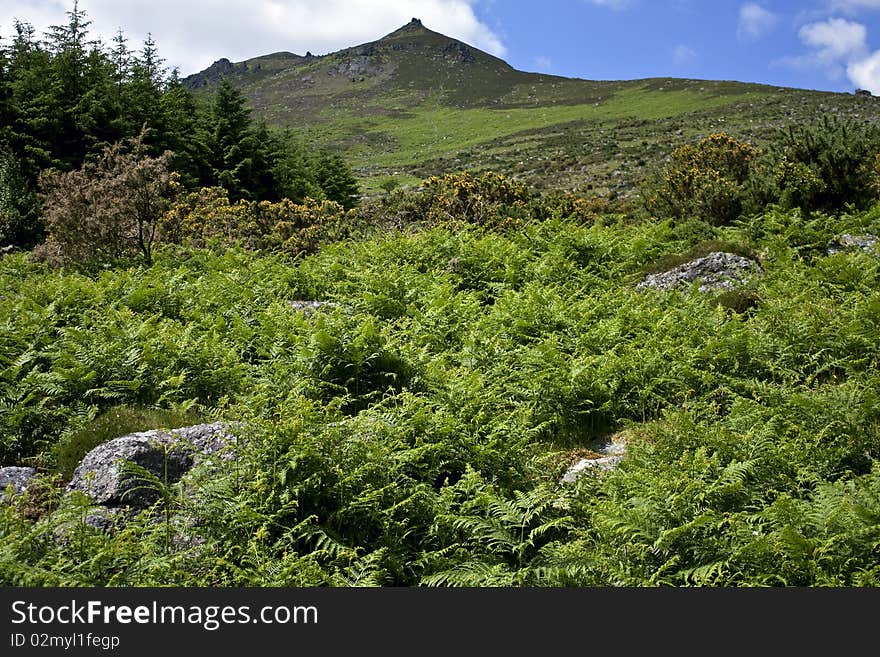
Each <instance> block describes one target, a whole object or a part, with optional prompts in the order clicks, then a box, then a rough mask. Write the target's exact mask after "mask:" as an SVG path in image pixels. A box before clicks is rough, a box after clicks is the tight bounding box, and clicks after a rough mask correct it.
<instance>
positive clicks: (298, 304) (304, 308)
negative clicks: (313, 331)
mask: <svg viewBox="0 0 880 657" xmlns="http://www.w3.org/2000/svg"><path fill="white" fill-rule="evenodd" d="M288 303H289V304H290V307H291V308H293V309H294V310H295V311H297V312H299V313H302V314H303V316H305V317H309V316H311V315H312V314H314V312H315V311H316V310H319V309H320V308H338V307H339V304H338V303H334V302H333V301H289V302H288Z"/></svg>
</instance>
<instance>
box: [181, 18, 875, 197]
mask: <svg viewBox="0 0 880 657" xmlns="http://www.w3.org/2000/svg"><path fill="white" fill-rule="evenodd" d="M224 75H225V76H228V77H229V78H230V81H231V82H232V83H233V84H234V85H235V86H237V87H238V88H240V89H241V90H242V91H243V93H244V94H245V95H246V97H247V98H248V99H249V101H250V103H251V105H252V107H253V109H254V110H255V114H256V115H257V116H258V117H260V118H263V119H265V120H266V121H267V122H269V123H270V124H274V125H277V126H283V127H290V128H291V129H293V130H294V131H295V133H297V134H299V135H300V136H301V137H302V138H303V139H305V140H307V141H309V142H312V143H317V144H320V145H324V146H326V147H329V148H332V149H338V150H342V151H344V152H345V153H346V154H347V155H348V157H349V158H350V159H351V161H352V162H353V164H354V166H355V168H356V170H357V172H358V174H359V175H360V176H361V178H362V181H363V184H364V187H365V188H366V189H367V190H368V191H369V190H377V189H378V188H379V186H380V185H382V184H383V183H387V182H388V181H389V179H393V180H395V181H396V182H397V183H412V182H415V181H416V180H418V179H421V178H424V177H427V176H429V175H435V174H440V173H445V172H449V171H453V170H460V169H464V168H469V169H493V170H496V171H499V172H502V173H505V174H508V175H516V176H518V177H520V178H522V179H524V180H526V181H527V182H529V183H531V184H533V185H535V186H536V187H537V188H538V189H542V188H554V189H572V190H578V191H587V190H593V191H595V192H597V193H610V192H614V193H616V194H619V195H622V196H626V195H628V194H630V193H631V190H632V188H633V185H634V183H635V182H636V181H637V180H638V179H639V178H641V176H642V175H643V174H644V172H645V171H646V169H647V168H648V167H650V166H651V165H652V164H653V163H655V162H657V161H658V160H659V159H660V158H662V157H665V156H666V155H667V154H668V153H669V152H670V150H671V149H672V148H673V147H674V146H676V145H678V144H680V143H684V142H688V141H693V140H694V139H696V138H698V137H699V136H702V135H705V134H708V133H709V132H713V131H722V130H723V131H726V132H729V133H731V134H733V135H734V136H736V137H738V138H741V139H749V140H752V141H754V142H755V143H758V144H761V143H764V142H765V141H766V139H767V138H768V135H769V134H770V132H771V131H772V129H773V128H776V127H779V126H782V125H784V124H786V123H789V122H797V123H800V122H804V121H809V120H811V119H813V118H816V117H818V116H820V115H822V114H832V113H833V114H844V115H846V116H849V117H853V118H867V119H870V120H876V119H877V118H878V112H877V107H878V106H877V101H876V99H874V98H871V97H862V96H855V95H849V94H838V93H827V92H816V91H807V90H801V89H791V88H781V87H772V86H766V85H757V84H746V83H739V82H729V81H706V80H686V79H670V78H656V79H645V80H630V81H589V80H581V79H574V78H562V77H556V76H551V75H543V74H537V73H526V72H522V71H517V70H515V69H514V68H512V67H511V66H509V65H508V64H507V63H505V62H504V61H502V60H500V59H498V58H496V57H493V56H491V55H489V54H487V53H484V52H482V51H480V50H478V49H476V48H473V47H471V46H469V45H467V44H465V43H462V42H460V41H457V40H455V39H451V38H449V37H446V36H444V35H442V34H438V33H436V32H433V31H431V30H429V29H427V28H425V27H424V26H423V25H422V24H421V22H420V21H418V20H416V19H413V21H412V22H411V23H409V24H407V25H405V26H404V27H402V28H400V29H399V30H397V31H395V32H392V33H391V34H389V35H387V36H385V37H383V38H382V39H379V40H378V41H374V42H371V43H367V44H363V45H360V46H356V47H353V48H348V49H345V50H341V51H339V52H335V53H331V54H328V55H324V56H314V55H311V53H307V54H306V55H305V56H300V55H295V54H293V53H288V52H280V53H274V54H271V55H265V56H262V57H257V58H254V59H250V60H248V61H245V62H238V63H232V62H229V61H228V60H225V59H223V60H219V61H218V62H215V63H214V64H213V65H212V66H211V67H209V68H208V69H206V70H205V71H202V72H201V73H197V74H195V75H192V76H190V77H189V78H187V80H186V82H187V84H188V85H189V86H190V87H191V88H193V89H196V90H202V91H209V90H210V88H211V87H212V86H213V85H214V84H216V83H217V82H218V81H219V80H220V79H221V77H222V76H224Z"/></svg>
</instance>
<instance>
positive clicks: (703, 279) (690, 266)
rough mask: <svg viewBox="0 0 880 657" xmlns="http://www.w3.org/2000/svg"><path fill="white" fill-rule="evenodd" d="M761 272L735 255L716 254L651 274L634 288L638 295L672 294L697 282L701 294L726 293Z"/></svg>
mask: <svg viewBox="0 0 880 657" xmlns="http://www.w3.org/2000/svg"><path fill="white" fill-rule="evenodd" d="M759 271H760V267H759V266H758V263H756V262H755V261H754V260H749V259H748V258H744V257H743V256H740V255H736V254H735V253H725V252H723V251H716V252H713V253H710V254H709V255H707V256H704V257H702V258H697V259H696V260H692V261H691V262H686V263H684V264H683V265H679V266H678V267H675V268H674V269H671V270H670V271H666V272H661V273H659V274H651V275H649V276H648V277H647V278H645V280H644V281H642V282H641V283H639V284H638V285H637V286H636V289H637V290H639V291H643V290H648V289H656V290H671V289H673V288H675V287H679V286H688V285H691V284H692V283H694V282H696V281H699V282H700V287H699V291H700V292H708V291H710V290H722V291H729V290H733V289H735V288H736V287H737V286H739V285H742V284H744V283H746V282H747V281H748V280H749V279H750V278H751V277H752V276H753V275H755V274H756V273H758V272H759Z"/></svg>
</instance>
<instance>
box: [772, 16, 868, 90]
mask: <svg viewBox="0 0 880 657" xmlns="http://www.w3.org/2000/svg"><path fill="white" fill-rule="evenodd" d="M850 4H851V5H855V4H860V5H861V6H868V5H871V6H876V7H877V8H880V0H877V1H876V2H871V0H861V1H860V2H851V3H850ZM798 35H799V36H800V38H801V41H802V42H803V43H804V44H805V45H807V46H809V47H810V48H812V52H810V53H808V54H806V55H802V56H800V57H789V58H786V59H785V60H781V61H780V62H778V63H781V64H783V65H787V66H793V67H799V68H821V69H824V70H825V74H826V75H827V76H828V77H829V78H831V79H841V78H843V76H844V75H846V77H847V78H848V79H849V81H850V82H852V83H853V85H855V86H856V87H858V88H860V89H867V90H868V91H870V92H871V93H873V94H875V95H880V51H875V52H871V51H870V50H869V48H868V29H867V28H866V27H865V26H864V25H863V24H861V23H855V22H852V21H847V20H844V19H842V18H832V19H829V20H827V21H823V22H818V23H810V24H808V25H804V26H803V27H802V28H801V29H800V32H799V33H798Z"/></svg>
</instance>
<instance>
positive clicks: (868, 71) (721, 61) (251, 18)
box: [0, 0, 880, 94]
mask: <svg viewBox="0 0 880 657" xmlns="http://www.w3.org/2000/svg"><path fill="white" fill-rule="evenodd" d="M71 6H72V0H2V2H0V35H4V36H5V37H8V36H9V35H11V34H12V26H13V19H14V18H18V19H20V20H24V21H27V22H29V23H31V24H32V25H34V27H35V28H37V31H38V32H41V31H42V30H44V29H45V28H47V27H48V26H49V25H52V24H58V23H62V22H64V21H65V11H67V10H69V9H70V8H71ZM80 8H81V9H84V10H85V11H86V12H87V15H88V18H89V19H90V20H91V21H92V25H91V30H92V33H93V35H95V36H100V37H102V38H103V39H104V40H105V41H107V42H109V40H110V39H111V38H112V36H113V35H114V34H115V32H116V30H118V29H122V30H123V32H124V33H125V34H126V36H127V37H128V38H129V45H130V46H131V47H134V48H136V47H138V45H139V43H141V42H142V40H143V38H144V37H145V36H146V35H147V34H148V33H149V34H151V35H152V36H153V38H154V39H155V41H156V42H157V44H158V46H159V50H160V53H161V54H162V55H163V56H164V57H165V59H166V62H167V64H168V65H169V66H176V67H178V68H179V69H180V71H181V73H182V74H184V75H187V74H189V73H193V72H196V71H198V70H201V69H203V68H205V67H206V66H208V65H210V64H211V63H212V62H213V61H215V60H217V59H219V58H221V57H227V58H229V59H231V60H233V61H240V60H243V59H247V58H249V57H255V56H257V55H261V54H266V53H270V52H275V51H279V50H287V51H291V52H296V53H299V54H304V53H305V52H306V51H307V50H308V51H311V52H313V53H314V54H324V53H328V52H332V51H334V50H338V49H341V48H345V47H348V46H352V45H356V44H359V43H364V42H366V41H372V40H374V39H377V38H379V37H381V36H382V35H384V34H387V33H388V32H390V31H392V30H394V29H396V28H397V27H399V26H401V25H403V24H404V23H406V22H408V21H409V20H410V19H411V18H413V17H418V18H421V19H422V21H423V23H424V24H425V26H426V27H428V28H430V29H433V30H436V31H438V32H443V33H444V34H448V35H450V36H454V37H456V38H459V39H461V40H463V41H465V42H467V43H470V44H472V45H475V46H477V47H479V48H482V49H484V50H487V51H489V52H491V53H493V54H496V55H498V56H501V57H503V58H504V59H506V60H507V61H508V62H510V63H511V64H512V65H513V66H515V67H516V68H519V69H524V70H529V71H541V72H546V73H553V74H555V75H564V76H571V77H581V78H588V79H602V80H607V79H634V78H643V77H657V76H674V77H688V78H704V79H723V80H741V81H745V82H763V83H768V84H774V85H781V86H792V87H802V88H808V89H820V90H827V91H846V92H851V91H853V90H854V89H856V88H865V89H869V90H871V91H873V92H874V93H875V94H880V0H804V1H801V2H793V1H790V0H754V1H751V0H750V1H742V0H542V1H541V2H533V1H522V2H520V1H516V0H80Z"/></svg>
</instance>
